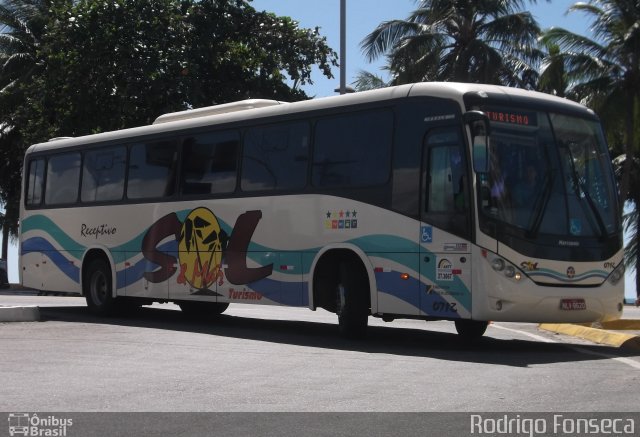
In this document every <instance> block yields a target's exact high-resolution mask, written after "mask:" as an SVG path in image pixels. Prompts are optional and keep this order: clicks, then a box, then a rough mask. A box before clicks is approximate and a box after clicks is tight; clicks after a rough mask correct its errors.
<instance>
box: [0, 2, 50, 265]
mask: <svg viewBox="0 0 640 437" xmlns="http://www.w3.org/2000/svg"><path fill="white" fill-rule="evenodd" d="M48 4H49V3H48V2H47V1H42V0H23V1H14V0H5V1H1V2H0V205H4V207H5V214H2V215H1V216H0V228H2V236H3V238H2V252H1V254H0V256H1V257H2V258H5V259H6V257H7V245H8V240H9V235H14V236H15V235H17V233H18V224H17V217H18V202H19V198H20V184H19V181H20V176H21V162H22V156H23V147H21V136H20V132H19V130H18V129H17V128H16V123H18V120H17V117H18V115H17V109H18V108H21V106H22V105H23V102H24V98H25V96H24V93H23V86H24V84H25V83H27V82H29V81H30V80H31V78H32V77H33V76H34V75H35V74H37V72H38V71H39V69H40V68H41V66H42V64H41V63H39V62H38V49H39V47H40V42H41V38H42V35H43V32H44V28H45V25H46V17H47V10H48Z"/></svg>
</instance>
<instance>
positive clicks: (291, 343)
mask: <svg viewBox="0 0 640 437" xmlns="http://www.w3.org/2000/svg"><path fill="white" fill-rule="evenodd" d="M3 304H4V305H9V304H37V305H39V306H40V307H41V314H42V318H43V320H42V321H40V322H29V323H4V324H0V350H1V351H2V353H1V354H0V374H1V380H2V384H1V385H0V411H6V412H12V411H59V412H60V411H63V412H91V411H94V412H95V411H99V412H159V411H162V412H253V413H256V412H325V413H341V412H443V411H447V412H514V413H515V412H525V411H535V412H557V411H575V412H637V411H639V403H638V399H639V394H638V391H639V390H640V357H638V356H637V355H634V354H633V353H631V352H628V351H627V352H625V351H623V350H621V349H614V348H610V347H606V346H600V345H593V344H590V343H588V342H586V341H581V340H577V339H573V338H570V337H565V336H560V335H554V334H551V333H549V332H545V331H540V330H538V329H537V326H536V325H534V324H508V323H496V324H493V325H491V326H490V327H489V329H488V330H487V334H486V335H485V337H484V338H483V339H482V340H481V341H479V342H478V343H476V344H468V343H465V342H464V341H462V340H461V339H460V338H459V337H458V336H457V335H456V334H455V333H454V332H455V329H454V327H453V323H451V322H428V323H425V322H423V321H413V320H406V321H395V322H392V323H384V322H382V321H380V320H377V319H372V318H370V325H371V327H370V330H369V337H368V339H367V340H364V341H350V340H345V339H342V338H340V337H339V336H338V334H337V325H336V320H335V316H334V315H333V314H330V313H327V312H324V311H321V310H319V311H317V312H311V311H309V310H307V309H295V308H282V307H266V306H254V305H232V306H231V307H230V308H229V309H228V310H227V312H226V313H225V314H224V315H223V316H221V317H220V318H219V319H217V320H209V321H193V320H187V319H185V317H184V316H183V315H182V313H181V312H180V311H179V310H178V308H177V307H176V306H174V305H171V304H165V305H159V304H155V305H153V306H151V307H144V308H142V309H141V310H139V311H137V312H135V313H134V314H129V315H127V316H121V317H113V318H99V317H95V316H92V315H90V314H88V312H87V310H86V307H85V306H84V301H83V300H82V299H80V298H69V297H43V296H19V297H18V296H0V305H3ZM312 417H313V419H312V421H320V423H322V422H323V421H322V420H321V419H319V417H318V416H312ZM320 417H322V416H320ZM332 417H334V418H335V417H340V416H332ZM357 417H359V416H357ZM411 417H414V418H415V416H411ZM269 420H272V419H269ZM345 420H346V419H345ZM351 420H353V421H355V424H354V425H353V426H354V427H355V426H357V424H358V423H359V421H366V422H371V418H370V417H369V419H365V418H362V419H353V417H351V416H349V418H348V420H347V421H351ZM409 422H410V420H409ZM313 423H315V422H313ZM349 423H351V422H349ZM384 423H387V421H386V420H384ZM403 423H407V420H403ZM638 426H639V427H640V422H638ZM2 429H3V426H1V425H0V431H2ZM265 429H266V428H265ZM184 435H190V434H188V433H187V434H184ZM263 435H265V434H263ZM423 435H426V434H423ZM441 435H446V434H441Z"/></svg>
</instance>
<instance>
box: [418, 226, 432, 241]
mask: <svg viewBox="0 0 640 437" xmlns="http://www.w3.org/2000/svg"><path fill="white" fill-rule="evenodd" d="M420 241H421V242H423V243H432V242H433V227H431V226H422V228H421V230H420Z"/></svg>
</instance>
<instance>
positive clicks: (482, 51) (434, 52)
mask: <svg viewBox="0 0 640 437" xmlns="http://www.w3.org/2000/svg"><path fill="white" fill-rule="evenodd" d="M523 6H524V2H523V1H519V0H515V1H514V0H488V1H475V0H455V1H451V0H421V1H420V2H419V4H418V9H416V10H415V11H414V12H413V13H412V14H411V15H410V16H409V17H408V18H407V19H406V20H392V21H386V22H383V23H382V24H380V25H379V26H378V27H377V28H376V29H375V30H374V31H373V32H372V33H371V34H369V35H368V36H367V37H366V38H365V39H364V40H363V41H362V43H361V46H362V48H363V50H364V53H365V54H366V56H367V57H368V58H369V59H370V60H374V59H377V58H378V57H380V56H383V55H384V56H387V60H388V68H389V70H390V71H391V73H392V75H393V77H394V80H393V83H394V84H400V83H410V82H421V81H459V82H478V83H492V84H502V85H511V86H522V87H525V86H530V85H531V82H532V79H534V78H535V69H534V66H535V63H536V62H537V61H538V60H539V57H540V52H539V51H538V50H537V48H536V47H537V43H536V39H537V37H538V34H539V32H540V29H539V27H538V24H537V23H536V21H535V20H534V19H533V17H532V16H531V14H530V13H529V12H523V11H522V10H521V9H522V8H523Z"/></svg>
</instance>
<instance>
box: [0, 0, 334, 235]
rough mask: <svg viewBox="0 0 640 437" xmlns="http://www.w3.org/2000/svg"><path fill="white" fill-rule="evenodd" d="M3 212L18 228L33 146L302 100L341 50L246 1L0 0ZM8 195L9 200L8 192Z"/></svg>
mask: <svg viewBox="0 0 640 437" xmlns="http://www.w3.org/2000/svg"><path fill="white" fill-rule="evenodd" d="M0 5H1V9H0V30H2V34H1V35H0V62H1V63H2V65H3V67H2V70H0V86H1V87H2V88H1V89H2V91H0V103H1V104H0V108H1V109H0V142H1V144H0V146H1V149H0V150H1V152H0V153H2V156H1V158H2V159H0V161H1V163H0V170H1V171H2V174H1V175H0V196H2V197H0V204H2V203H4V204H5V206H6V210H7V214H6V222H7V223H9V224H10V225H11V229H12V230H14V231H15V229H16V223H17V204H18V201H17V197H16V196H19V191H20V189H19V187H20V172H21V166H22V156H23V154H24V151H25V149H26V147H28V145H30V144H33V143H37V142H41V141H46V140H47V139H49V138H51V137H56V136H80V135H85V134H91V133H96V132H102V131H108V130H115V129H122V128H127V127H133V126H138V125H143V124H148V123H150V122H152V121H153V120H154V119H155V118H156V117H157V116H159V115H161V114H163V113H166V112H171V111H177V110H183V109H188V108H192V107H201V106H208V105H212V104H219V103H225V102H229V101H235V100H240V99H245V98H273V99H280V100H301V99H305V98H307V96H306V95H305V93H304V92H303V91H302V90H301V89H300V88H299V87H300V86H301V85H304V84H306V83H312V79H311V68H312V66H314V65H316V66H318V67H319V68H320V70H321V71H322V73H323V74H324V75H325V76H327V77H332V73H331V67H332V66H335V65H337V56H336V54H335V52H334V51H333V50H332V49H331V48H330V47H328V46H327V44H326V39H325V38H323V37H321V36H320V35H319V33H318V31H317V29H314V30H312V29H303V28H300V27H299V26H298V24H297V23H296V22H295V21H293V20H292V19H290V18H288V17H278V16H276V15H274V14H271V13H266V12H258V11H256V10H255V9H254V8H252V7H251V6H250V4H249V2H248V1H246V0H217V1H213V0H110V1H98V0H79V1H73V0H51V1H45V0H22V1H18V0H4V1H3V0H0ZM6 193H12V194H11V195H8V194H6Z"/></svg>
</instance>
